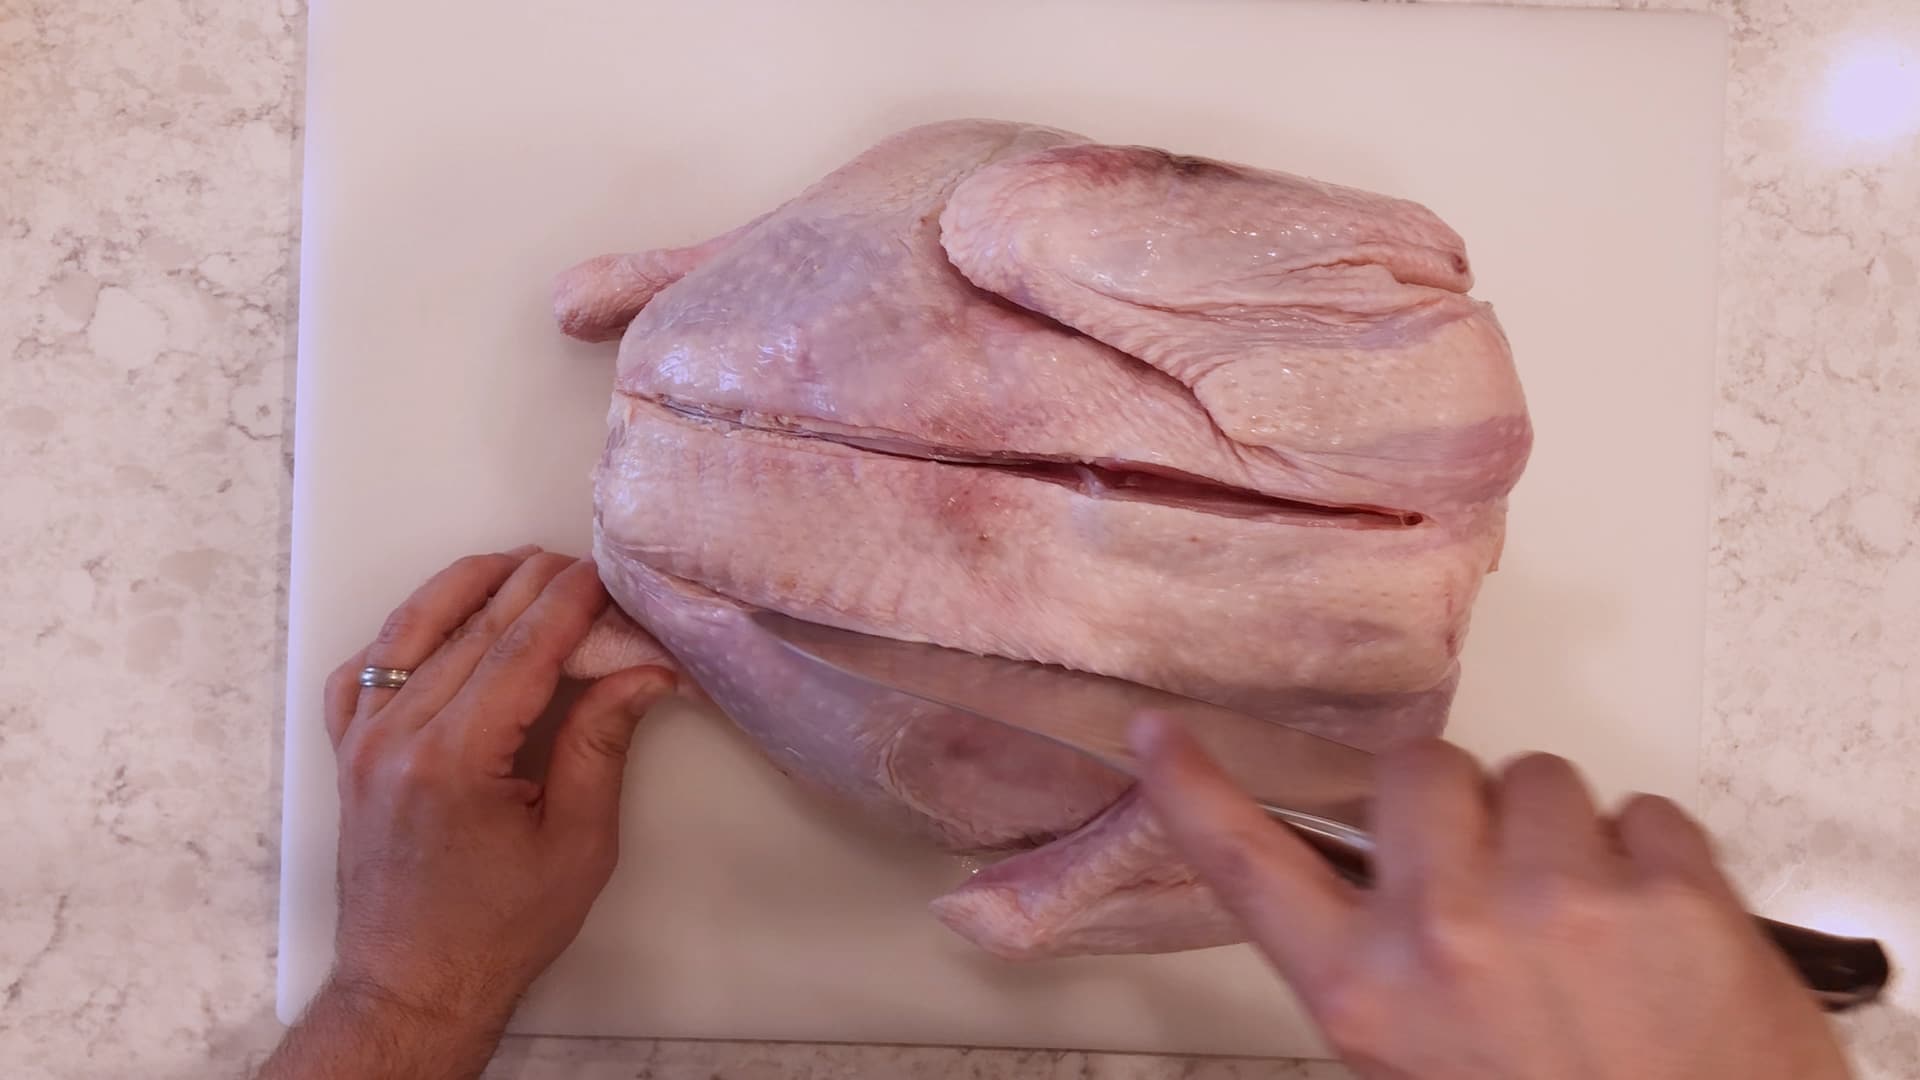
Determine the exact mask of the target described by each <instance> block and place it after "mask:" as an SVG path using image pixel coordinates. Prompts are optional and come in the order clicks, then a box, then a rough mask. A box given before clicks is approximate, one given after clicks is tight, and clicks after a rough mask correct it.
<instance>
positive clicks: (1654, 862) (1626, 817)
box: [1613, 795, 1743, 906]
mask: <svg viewBox="0 0 1920 1080" xmlns="http://www.w3.org/2000/svg"><path fill="white" fill-rule="evenodd" d="M1613 829H1614V835H1615V836H1617V837H1618V838H1619V841H1620V847H1621V848H1622V849H1623V850H1624V851H1625V852H1626V853H1627V857H1628V858H1629V859H1631V860H1632V862H1633V865H1634V868H1635V869H1636V870H1637V871H1639V873H1640V875H1641V877H1643V878H1646V879H1661V878H1664V879H1667V880H1677V881H1684V882H1686V883H1687V884H1689V885H1692V886H1694V887H1695V888H1698V889H1700V890H1702V891H1704V892H1705V893H1707V894H1708V895H1709V896H1715V897H1719V898H1721V899H1724V900H1726V901H1728V902H1729V903H1732V904H1734V905H1736V906H1743V905H1742V904H1741V900H1740V893H1739V890H1738V889H1735V888H1734V887H1733V883H1732V882H1731V881H1728V880H1727V876H1726V875H1725V874H1724V873H1722V872H1721V870H1720V863H1719V860H1718V859H1716V858H1715V857H1714V851H1713V841H1712V839H1711V838H1709V837H1708V836H1707V832H1706V830H1705V829H1702V828H1701V827H1700V825H1699V823H1698V822H1696V821H1694V820H1693V818H1692V817H1690V816H1688V814H1687V812H1686V811H1684V810H1682V809H1680V807H1679V806H1677V805H1675V804H1674V802H1673V801H1672V800H1671V799H1663V798H1661V797H1660V796H1658V795H1636V796H1634V797H1633V798H1632V799H1630V800H1628V801H1627V804H1626V805H1625V806H1624V807H1622V808H1621V810H1620V813H1619V814H1618V815H1617V816H1615V818H1614V822H1613Z"/></svg>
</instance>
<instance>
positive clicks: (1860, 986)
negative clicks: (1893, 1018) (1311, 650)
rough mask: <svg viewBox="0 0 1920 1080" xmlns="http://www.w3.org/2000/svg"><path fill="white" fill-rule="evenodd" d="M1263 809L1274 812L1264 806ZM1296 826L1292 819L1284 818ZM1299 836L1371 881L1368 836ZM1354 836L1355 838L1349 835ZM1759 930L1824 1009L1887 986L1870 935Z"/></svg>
mask: <svg viewBox="0 0 1920 1080" xmlns="http://www.w3.org/2000/svg"><path fill="white" fill-rule="evenodd" d="M1269 812H1270V813H1272V812H1274V811H1273V810H1272V809H1271V808H1269ZM1289 824H1293V825H1294V826H1295V828H1299V825H1298V823H1297V822H1289ZM1301 836H1302V837H1303V838H1304V839H1305V840H1306V841H1307V842H1308V843H1309V844H1312V845H1313V846H1314V847H1315V848H1317V849H1319V851H1320V853H1321V854H1322V855H1325V856H1326V858H1327V861H1328V862H1330V863H1332V864H1333V866H1334V869H1336V870H1338V871H1339V872H1340V876H1342V877H1344V878H1346V879H1347V880H1348V881H1351V882H1353V883H1354V884H1355V885H1359V886H1362V887H1365V886H1367V885H1368V884H1370V883H1371V881H1372V878H1373V871H1372V866H1371V854H1372V853H1371V852H1370V851H1369V850H1367V848H1365V847H1362V846H1360V844H1371V842H1372V840H1371V838H1370V837H1366V836H1365V835H1364V834H1359V833H1357V832H1355V833H1350V834H1349V835H1347V836H1341V835H1338V834H1337V833H1336V834H1335V835H1327V834H1316V833H1315V832H1313V831H1311V830H1306V829H1303V830H1301ZM1356 840H1357V841H1358V843H1356V842H1355V841H1356ZM1753 921H1754V922H1755V923H1756V924H1758V925H1759V927H1760V931H1761V933H1763V934H1765V935H1766V936H1767V939H1768V940H1769V941H1771V942H1773V944H1774V945H1775V946H1776V947H1778V948H1779V950H1780V951H1781V952H1782V953H1784V954H1786V957H1787V960H1788V962H1789V963H1791V964H1792V965H1793V968H1794V971H1795V972H1797V973H1798V974H1799V976H1800V981H1801V982H1803V983H1805V984H1806V986H1807V988H1808V989H1809V990H1811V991H1813V996H1814V1000H1815V1001H1817V1002H1819V1003H1820V1007H1821V1008H1823V1009H1825V1010H1826V1011H1828V1012H1845V1011H1846V1010H1848V1009H1851V1008H1854V1007H1856V1006H1859V1005H1865V1004H1867V1003H1868V1002H1870V1001H1873V1000H1874V999H1876V998H1878V997H1879V996H1880V994H1881V992H1882V991H1884V990H1885V989H1886V988H1887V981H1888V980H1889V979H1890V978H1891V977H1892V974H1893V966H1892V964H1891V962H1890V961H1888V959H1887V950H1886V949H1884V948H1882V947H1881V945H1880V942H1878V941H1876V940H1874V939H1873V938H1857V937H1842V936H1840V935H1839V934H1829V933H1825V932H1823V931H1820V930H1809V929H1808V928H1806V927H1804V926H1794V925H1793V924H1791V923H1783V922H1776V921H1774V920H1773V919H1767V918H1762V917H1761V916H1759V915H1755V916H1754V917H1753Z"/></svg>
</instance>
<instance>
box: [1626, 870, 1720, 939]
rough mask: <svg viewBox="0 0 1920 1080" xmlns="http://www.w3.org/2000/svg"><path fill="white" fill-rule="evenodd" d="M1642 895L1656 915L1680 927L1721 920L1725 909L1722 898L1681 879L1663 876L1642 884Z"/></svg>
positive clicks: (1663, 920)
mask: <svg viewBox="0 0 1920 1080" xmlns="http://www.w3.org/2000/svg"><path fill="white" fill-rule="evenodd" d="M1641 896H1642V898H1643V899H1644V901H1645V902H1646V904H1647V906H1648V907H1649V908H1650V909H1652V910H1653V912H1654V913H1655V915H1656V917H1657V918H1658V919H1659V920H1660V921H1662V922H1666V923H1670V924H1671V925H1673V926H1674V927H1675V928H1676V929H1677V930H1684V929H1697V928H1700V927H1704V926H1709V925H1712V924H1715V923H1718V922H1720V921H1721V920H1722V918H1723V916H1724V912H1723V911H1722V908H1723V906H1724V905H1722V904H1721V902H1720V900H1719V898H1718V897H1714V896H1711V895H1708V893H1707V892H1706V890H1704V889H1702V888H1700V887H1698V886H1696V885H1694V884H1693V883H1691V882H1688V881H1684V880H1681V879H1678V878H1671V877H1659V878H1654V879H1651V880H1649V881H1647V882H1645V883H1644V884H1643V885H1642V886H1641Z"/></svg>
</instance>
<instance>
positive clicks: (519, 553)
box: [507, 544, 540, 559]
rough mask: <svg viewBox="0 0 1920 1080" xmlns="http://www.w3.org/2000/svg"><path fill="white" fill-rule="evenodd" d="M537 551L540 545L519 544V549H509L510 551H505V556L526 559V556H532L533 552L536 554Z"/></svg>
mask: <svg viewBox="0 0 1920 1080" xmlns="http://www.w3.org/2000/svg"><path fill="white" fill-rule="evenodd" d="M539 550H540V545H539V544H521V545H520V546H519V547H517V548H511V549H509V550H508V551H507V554H509V555H512V556H513V557H515V558H518V559H524V558H526V557H527V556H529V555H531V554H533V553H534V552H536V551H539Z"/></svg>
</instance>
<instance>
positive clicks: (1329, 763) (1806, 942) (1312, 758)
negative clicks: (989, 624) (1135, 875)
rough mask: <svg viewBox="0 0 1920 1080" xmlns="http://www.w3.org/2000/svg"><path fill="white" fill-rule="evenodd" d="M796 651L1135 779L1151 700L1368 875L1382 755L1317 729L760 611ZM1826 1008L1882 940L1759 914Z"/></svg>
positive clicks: (1262, 797) (1856, 980)
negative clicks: (1376, 763)
mask: <svg viewBox="0 0 1920 1080" xmlns="http://www.w3.org/2000/svg"><path fill="white" fill-rule="evenodd" d="M752 618H753V621H754V623H755V624H756V625H757V626H758V627H759V628H760V629H762V630H764V631H765V632H766V633H768V634H769V635H771V636H772V637H773V638H774V639H775V640H777V641H779V642H780V643H781V644H782V645H783V646H785V647H786V649H787V650H788V651H790V652H792V653H794V654H795V655H797V656H799V657H801V658H803V659H805V660H807V661H809V662H811V663H813V664H815V665H817V666H820V667H824V668H826V669H828V670H830V671H834V672H837V673H839V674H840V675H843V676H845V677H848V678H852V679H855V680H857V681H859V682H862V683H865V684H867V685H869V686H874V687H878V688H881V689H884V690H892V691H896V692H899V693H903V694H907V695H909V696H911V697H915V698H919V699H921V700H923V701H929V702H933V703H934V704H937V705H944V706H946V707H948V708H951V709H956V710H959V711H961V712H964V713H967V714H969V715H972V716H976V717H979V718H981V719H984V720H989V721H992V722H994V723H997V724H1001V725H1003V726H1005V727H1009V728H1012V729H1014V730H1017V731H1024V732H1028V733H1030V734H1033V735H1038V736H1040V737H1042V738H1045V739H1048V740H1051V741H1053V742H1056V743H1059V744H1061V745H1063V746H1066V747H1069V748H1071V749H1074V750H1077V751H1079V752H1081V753H1083V754H1087V755H1089V756H1091V757H1092V758H1094V759H1095V760H1097V761H1099V762H1101V763H1102V764H1104V765H1106V766H1107V767H1109V768H1112V769H1115V770H1117V771H1119V772H1121V773H1124V774H1126V775H1128V776H1133V777H1138V776H1140V774H1141V762H1140V760H1139V758H1138V756H1137V755H1135V754H1134V752H1133V750H1132V748H1131V747H1130V746H1129V745H1128V741H1127V726H1128V724H1129V723H1130V722H1131V721H1132V718H1133V717H1134V716H1136V715H1138V714H1139V713H1141V712H1144V711H1148V710H1152V711H1156V712H1160V713H1163V714H1166V715H1168V716H1171V717H1173V718H1174V719H1175V720H1177V721H1179V722H1180V723H1181V725H1182V726H1183V727H1184V728H1185V729H1186V731H1187V732H1188V734H1189V735H1191V736H1192V737H1193V739H1194V740H1195V741H1196V742H1198V743H1199V744H1200V746H1201V748H1202V749H1204V750H1205V751H1206V752H1207V754H1208V756H1210V757H1211V758H1212V759H1213V760H1214V762H1215V763H1216V764H1217V765H1219V766H1220V768H1221V769H1222V770H1223V771H1225V773H1226V774H1227V776H1228V778H1230V779H1231V780H1232V781H1233V782H1234V783H1235V784H1236V785H1238V786H1239V787H1240V789H1241V790H1242V791H1244V792H1246V793H1247V794H1248V795H1249V796H1251V797H1252V798H1253V800H1254V801H1255V802H1256V803H1258V804H1259V805H1260V807H1261V809H1262V810H1264V811H1266V813H1267V814H1268V815H1269V816H1271V817H1273V818H1275V819H1276V820H1279V821H1282V822H1284V823H1286V824H1287V825H1290V826H1292V827H1293V828H1294V829H1295V830H1297V831H1298V832H1299V833H1300V834H1301V835H1302V837H1303V838H1305V839H1306V840H1307V841H1308V842H1309V843H1310V844H1312V845H1313V846H1314V847H1315V848H1317V849H1318V850H1319V851H1320V852H1321V854H1322V855H1324V856H1326V857H1327V859H1328V861H1329V862H1331V863H1332V864H1333V866H1334V867H1335V868H1336V869H1338V870H1339V871H1340V872H1341V873H1342V874H1343V875H1345V876H1346V877H1347V878H1348V879H1349V880H1351V881H1354V882H1355V883H1357V884H1361V885H1365V884H1367V883H1368V882H1369V880H1370V878H1371V859H1372V855H1373V838H1372V836H1371V835H1370V834H1369V833H1368V832H1367V806H1368V804H1369V803H1370V802H1371V799H1372V794H1373V774H1374V770H1373V755H1372V754H1370V753H1368V752H1367V751H1364V750H1360V749H1357V748H1355V747H1351V746H1347V745H1346V744H1344V743H1339V742H1335V741H1334V740H1332V739H1327V738H1322V737H1321V736H1318V735H1315V734H1313V733H1312V732H1308V731H1302V730H1300V729H1298V728H1293V727H1288V726H1287V725H1285V724H1281V723H1275V722H1271V721H1267V720H1262V719H1260V718H1258V717H1255V716H1249V715H1247V714H1245V713H1241V712H1237V711H1235V710H1232V709H1226V708H1222V707H1221V706H1218V705H1214V704H1211V703H1209V702H1204V701H1198V700H1195V699H1193V698H1189V697H1183V696H1181V695H1178V694H1173V693H1169V692H1167V691H1164V690H1157V689H1155V688H1153V687H1149V686H1142V685H1140V684H1138V683H1133V682H1128V681H1126V680H1123V679H1115V678H1110V677H1107V676H1104V675H1096V674H1092V673H1090V672H1084V671H1074V670H1071V669H1069V668H1062V667H1056V666H1053V665H1048V664H1038V663H1032V662H1028V661H1020V660H1010V659H1007V658H1005V657H998V656H983V655H980V654H978V653H971V652H964V651H962V650H959V649H949V648H946V647H944V646H940V645H934V644H930V643H927V642H918V641H903V640H899V639H896V638H885V637H877V636H874V635H871V634H861V633H856V632H854V631H850V630H841V629H839V628H837V627H831V626H826V625H823V624H820V623H813V622H806V621H803V620H800V619H795V618H792V617H790V616H787V615H782V614H780V613H778V612H774V611H766V610H761V611H756V612H755V613H754V614H753V616H752ZM1754 919H1755V921H1756V922H1757V923H1758V924H1759V926H1760V929H1761V930H1762V931H1763V932H1764V933H1765V934H1766V936H1767V937H1768V938H1769V939H1771V940H1772V941H1773V943H1774V944H1775V945H1777V946H1778V947H1779V948H1780V949H1781V951H1782V952H1783V953H1785V954H1786V956H1787V959H1788V960H1789V961H1790V962H1792V964H1793V966H1794V968H1795V970H1796V971H1797V972H1798V973H1799V975H1800V977H1801V980H1802V981H1803V982H1805V983H1806V985H1807V986H1808V988H1809V989H1811V990H1812V991H1813V992H1814V995H1815V997H1816V999H1817V1000H1818V1001H1819V1002H1820V1004H1821V1005H1822V1006H1823V1007H1825V1008H1826V1009H1828V1010H1829V1011H1836V1012H1837V1011H1841V1010H1845V1009H1849V1008H1852V1007H1854V1006H1857V1005H1861V1004H1864V1003H1866V1002H1869V1001H1872V1000H1874V999H1875V998H1877V997H1879V996H1880V994H1881V992H1882V991H1883V990H1884V989H1885V987H1886V984H1887V982H1888V980H1889V978H1890V976H1891V966H1890V964H1889V961H1888V959H1887V955H1886V951H1885V949H1884V948H1883V947H1882V946H1881V944H1880V942H1878V941H1876V940H1874V939H1871V938H1852V937H1842V936H1839V935H1836V934H1828V933H1825V932H1823V931H1819V930H1811V929H1808V928H1806V927H1800V926H1793V925H1790V924H1787V923H1781V922H1776V921H1774V920H1772V919H1767V918H1763V917H1761V916H1758V915H1756V916H1754Z"/></svg>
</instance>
